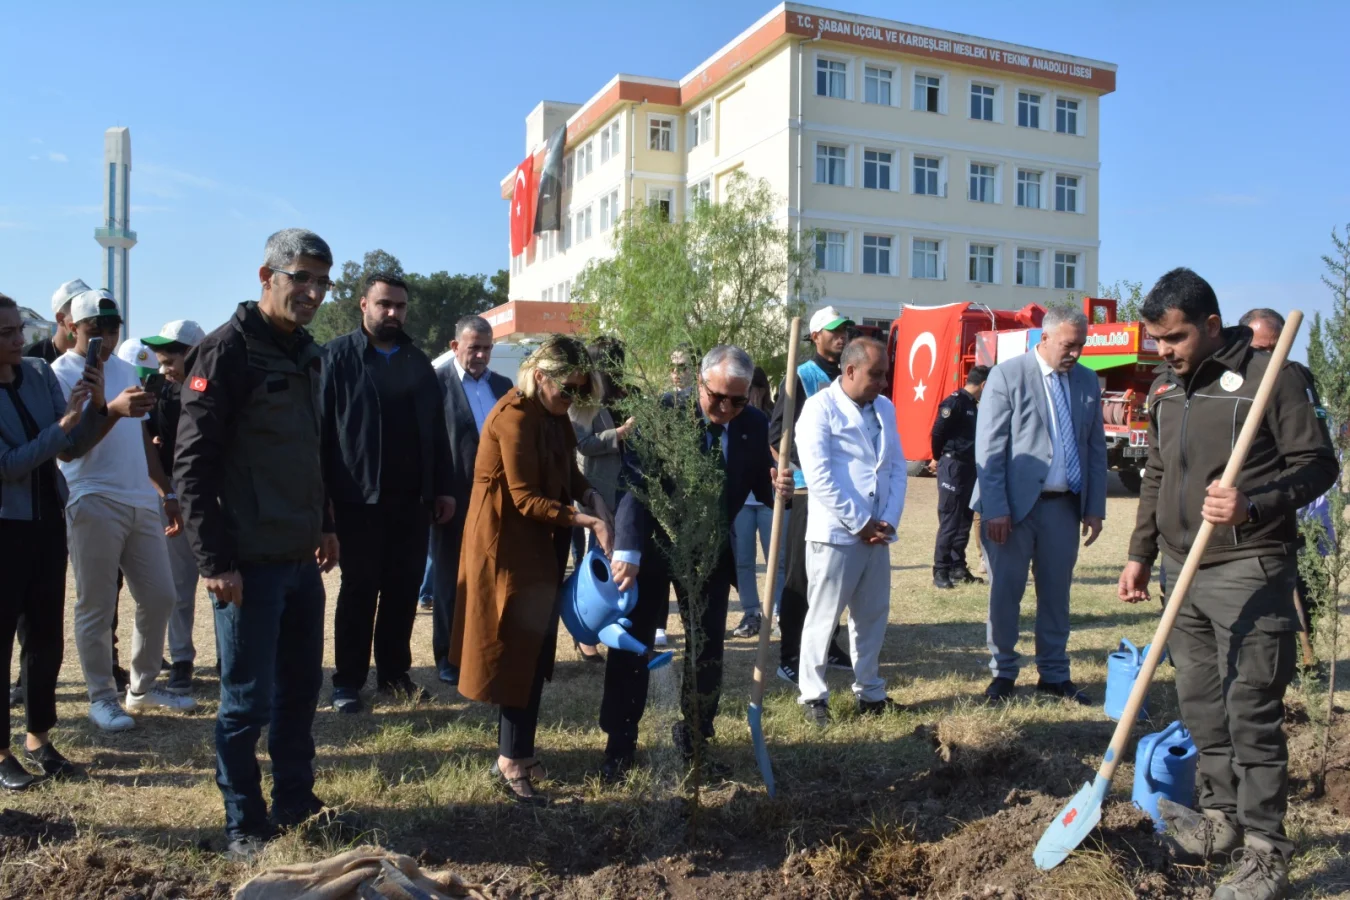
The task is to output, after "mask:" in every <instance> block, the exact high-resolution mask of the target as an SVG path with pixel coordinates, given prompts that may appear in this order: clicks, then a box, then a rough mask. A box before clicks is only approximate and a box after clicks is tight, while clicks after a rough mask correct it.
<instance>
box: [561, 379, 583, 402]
mask: <svg viewBox="0 0 1350 900" xmlns="http://www.w3.org/2000/svg"><path fill="white" fill-rule="evenodd" d="M558 390H559V392H561V393H562V395H563V396H564V397H566V398H567V399H569V400H580V399H581V398H582V397H589V396H590V395H591V383H590V382H589V381H584V382H582V383H581V384H567V383H566V382H564V383H563V384H560V385H558Z"/></svg>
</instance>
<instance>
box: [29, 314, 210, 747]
mask: <svg viewBox="0 0 1350 900" xmlns="http://www.w3.org/2000/svg"><path fill="white" fill-rule="evenodd" d="M70 321H71V322H72V323H74V331H75V346H74V347H73V348H71V349H69V350H67V351H66V352H65V353H64V354H63V355H62V356H61V357H59V358H58V359H57V360H56V362H55V363H54V364H53V365H52V372H53V373H54V374H55V375H56V377H57V380H58V381H60V382H61V385H62V387H63V388H64V389H65V391H66V393H67V395H69V393H70V391H71V390H73V389H74V387H75V385H76V384H78V383H79V381H80V379H81V378H83V377H84V374H85V370H86V368H87V367H88V366H89V355H90V345H91V342H93V341H95V340H97V341H99V343H100V344H101V350H100V351H99V352H98V353H97V357H96V361H95V365H97V366H98V367H99V368H100V369H101V370H102V372H103V386H102V388H101V389H100V388H98V387H96V388H95V390H94V393H93V396H91V398H90V400H89V402H90V404H91V408H94V409H98V408H100V407H104V406H105V398H107V397H109V396H111V397H112V399H111V400H106V409H107V423H106V425H105V430H104V433H103V437H102V439H101V440H100V442H99V444H98V446H96V447H95V448H94V449H93V450H91V451H89V452H88V453H86V454H85V455H84V456H82V457H80V458H79V459H73V460H70V461H69V462H64V461H63V462H60V463H59V465H60V466H61V474H62V475H64V476H65V478H66V483H67V484H68V485H69V488H70V499H69V501H68V502H67V504H66V528H67V535H68V541H69V544H70V562H71V568H72V569H73V570H74V572H75V593H76V597H75V646H76V649H77V650H78V651H79V655H80V665H81V667H82V668H83V670H84V680H85V685H86V686H87V688H88V690H89V718H90V720H91V721H93V723H94V724H95V725H97V726H98V727H99V728H101V729H103V730H104V731H126V730H127V729H130V728H134V727H135V726H136V722H135V720H133V719H132V718H131V717H130V716H129V715H127V712H128V711H130V712H133V713H135V712H140V711H143V710H146V709H153V708H160V709H170V710H180V711H186V710H190V709H193V708H195V707H196V705H197V704H196V702H195V701H194V700H193V699H192V698H191V697H180V696H177V695H174V694H171V693H169V692H168V691H166V690H165V689H164V688H163V687H162V686H159V685H157V684H155V679H156V678H157V677H158V676H159V670H160V661H161V659H162V658H163V656H162V654H163V651H164V635H165V631H166V629H167V627H168V624H169V615H170V613H171V612H172V611H173V606H174V599H175V598H174V589H173V577H172V575H171V568H170V563H169V548H168V545H167V544H166V543H165V536H166V535H167V536H169V537H173V536H175V535H177V534H178V533H179V531H180V530H181V529H182V523H183V520H182V515H181V513H180V512H179V509H178V500H177V498H176V497H175V496H174V494H173V491H172V490H171V489H170V487H169V479H168V478H167V476H166V475H165V472H164V470H163V467H162V466H161V465H160V460H159V455H158V454H157V453H156V452H155V447H154V444H153V443H152V442H151V439H150V433H149V432H148V431H147V430H146V427H145V424H144V422H143V419H144V417H145V415H146V414H147V413H149V412H150V411H151V410H152V409H153V408H154V406H155V398H154V395H153V394H149V393H147V392H146V391H144V390H143V389H142V388H141V381H140V376H139V375H138V374H137V372H136V369H135V367H133V366H132V365H130V364H129V363H126V362H123V361H122V360H121V359H118V358H117V357H116V356H115V355H114V354H113V350H114V349H115V348H116V345H117V337H118V335H119V334H120V333H121V330H122V314H121V310H120V309H118V306H117V301H116V300H114V299H113V298H112V296H111V295H110V294H109V293H108V292H107V291H85V292H83V293H81V294H78V295H76V296H75V297H74V298H72V299H71V302H70ZM161 498H162V500H161ZM161 506H162V510H163V516H164V520H163V521H161V519H160V514H161ZM165 523H167V525H166V524H165ZM119 568H120V569H121V570H122V572H123V573H124V574H125V576H126V582H127V586H128V587H130V589H131V596H132V599H133V600H134V601H135V602H136V617H135V619H134V624H133V626H132V627H133V638H132V648H133V651H132V658H131V683H130V686H129V687H128V690H127V694H126V708H125V709H124V708H123V706H122V704H121V702H119V699H118V695H119V693H120V691H119V689H118V687H117V682H116V680H115V679H114V677H113V662H114V660H113V645H112V632H111V628H112V622H113V616H114V615H115V614H116V612H117V572H118V569H119Z"/></svg>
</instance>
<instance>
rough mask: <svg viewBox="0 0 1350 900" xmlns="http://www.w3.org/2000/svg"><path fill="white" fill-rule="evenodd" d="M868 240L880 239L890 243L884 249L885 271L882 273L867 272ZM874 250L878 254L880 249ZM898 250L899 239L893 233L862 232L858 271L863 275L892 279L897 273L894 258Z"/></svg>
mask: <svg viewBox="0 0 1350 900" xmlns="http://www.w3.org/2000/svg"><path fill="white" fill-rule="evenodd" d="M868 239H871V240H874V241H875V240H878V239H881V240H886V241H889V242H890V244H889V245H888V246H887V247H886V270H885V271H884V272H882V271H877V272H869V271H867V241H868ZM876 249H877V250H878V252H880V250H881V248H880V247H877V248H876ZM899 250H900V237H899V235H897V234H895V233H893V232H888V231H868V232H864V233H863V236H862V256H861V258H860V260H859V262H858V271H859V272H861V273H862V274H864V275H878V276H888V277H891V278H894V277H895V276H896V275H897V274H898V272H897V271H896V262H897V260H896V256H897V254H898V253H899Z"/></svg>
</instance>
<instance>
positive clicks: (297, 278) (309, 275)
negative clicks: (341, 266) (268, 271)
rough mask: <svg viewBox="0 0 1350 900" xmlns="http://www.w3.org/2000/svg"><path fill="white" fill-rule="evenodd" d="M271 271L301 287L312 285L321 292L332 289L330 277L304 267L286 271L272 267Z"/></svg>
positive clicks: (324, 292)
mask: <svg viewBox="0 0 1350 900" xmlns="http://www.w3.org/2000/svg"><path fill="white" fill-rule="evenodd" d="M269 268H270V267H269ZM272 271H273V272H275V273H277V274H278V275H286V276H288V277H289V278H290V279H291V281H292V282H294V283H295V284H296V285H298V286H300V287H302V288H307V287H309V286H310V285H313V286H314V287H315V288H317V289H318V291H319V293H321V294H326V293H328V292H329V291H331V290H332V289H333V281H332V279H329V278H323V277H321V276H318V275H315V274H314V273H313V272H307V271H305V270H304V269H296V270H295V271H294V272H287V271H286V270H285V269H272Z"/></svg>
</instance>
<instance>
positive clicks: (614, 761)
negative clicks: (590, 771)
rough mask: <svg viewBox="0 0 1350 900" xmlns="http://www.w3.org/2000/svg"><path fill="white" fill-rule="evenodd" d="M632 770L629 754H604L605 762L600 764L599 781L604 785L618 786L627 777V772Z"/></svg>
mask: <svg viewBox="0 0 1350 900" xmlns="http://www.w3.org/2000/svg"><path fill="white" fill-rule="evenodd" d="M632 768H633V755H632V754H631V753H624V754H619V755H617V756H610V755H609V754H608V753H606V754H605V761H604V762H603V763H601V764H600V780H601V781H603V782H604V783H605V784H618V783H619V782H620V781H623V780H624V778H625V777H627V775H628V771H629V770H630V769H632Z"/></svg>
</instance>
